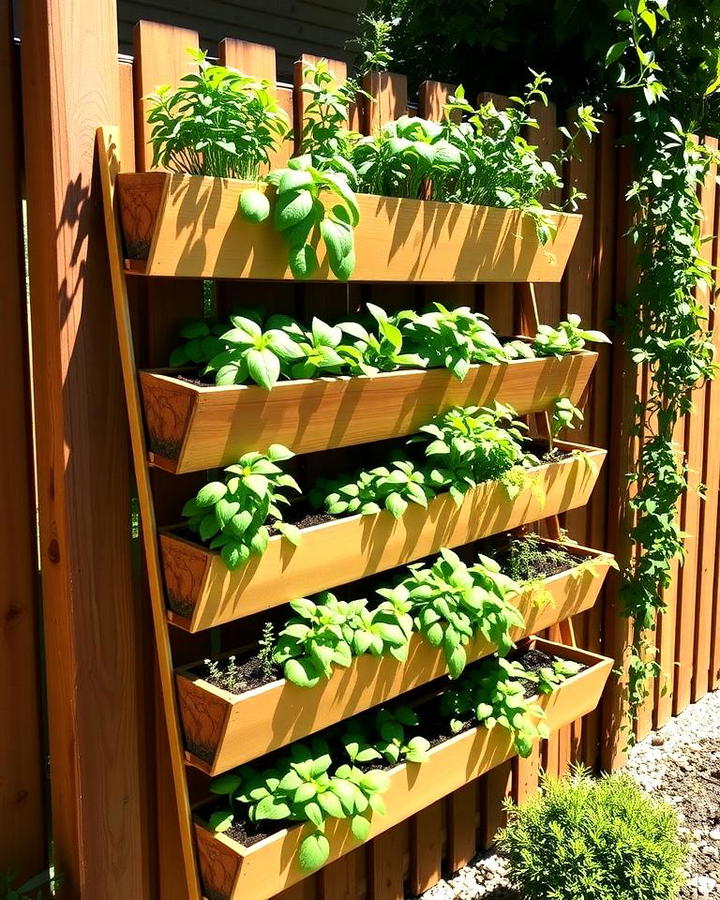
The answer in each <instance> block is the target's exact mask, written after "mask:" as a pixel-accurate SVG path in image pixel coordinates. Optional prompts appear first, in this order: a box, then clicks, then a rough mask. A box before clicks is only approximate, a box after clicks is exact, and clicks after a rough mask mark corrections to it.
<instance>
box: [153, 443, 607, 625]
mask: <svg viewBox="0 0 720 900" xmlns="http://www.w3.org/2000/svg"><path fill="white" fill-rule="evenodd" d="M558 446H560V447H567V448H574V447H576V446H577V445H573V444H567V443H558ZM583 453H584V455H574V456H572V457H568V458H566V459H564V460H562V461H560V462H554V463H550V464H546V465H542V466H538V467H537V469H536V470H534V471H535V478H534V479H533V480H532V481H530V482H528V483H526V484H525V485H523V486H522V488H521V490H520V493H519V494H518V496H517V497H515V498H514V499H513V500H510V499H509V498H508V495H507V491H506V488H505V486H504V485H503V484H502V483H501V482H485V483H484V484H480V485H478V486H477V487H476V488H473V489H472V490H470V491H468V493H467V494H466V495H465V498H464V501H463V503H462V505H461V506H459V507H458V506H456V505H455V503H454V502H453V500H452V498H451V497H450V495H449V494H441V495H439V496H437V497H435V498H434V499H433V500H431V501H430V502H429V503H428V508H427V510H425V509H423V508H422V507H420V506H417V505H416V504H413V505H412V506H411V507H410V508H409V509H408V510H407V512H406V513H405V514H404V516H403V517H402V519H400V520H396V519H394V518H393V516H392V515H391V514H390V513H389V512H386V511H383V512H380V513H376V514H375V515H371V516H360V515H355V516H348V517H345V518H340V519H336V520H334V521H332V522H326V523H324V524H322V525H316V526H313V527H312V528H308V529H305V530H303V532H302V539H301V541H300V544H299V546H297V547H293V546H292V545H291V544H290V543H289V542H288V541H286V540H284V539H281V537H280V536H275V537H271V538H270V541H269V543H268V547H267V550H266V551H265V553H264V555H263V556H262V557H259V558H258V557H254V558H253V559H252V560H251V561H249V562H248V563H247V564H246V565H245V566H243V567H242V568H240V569H236V570H235V571H234V572H231V571H229V570H228V568H227V567H226V566H225V564H224V562H223V561H222V558H221V556H220V554H219V553H218V552H217V551H211V550H208V549H206V548H204V547H203V546H201V545H200V544H196V543H193V542H191V541H188V540H185V539H184V538H182V537H178V536H177V535H176V534H175V533H174V532H173V530H172V529H162V533H161V538H160V542H161V550H162V554H163V565H164V569H165V582H166V584H167V585H168V602H169V604H170V608H171V609H172V610H173V612H174V613H175V614H176V618H175V622H176V624H178V625H183V626H184V627H187V628H188V629H189V630H190V631H199V630H202V629H204V628H210V627H212V626H214V625H219V624H222V623H224V622H230V621H233V620H234V619H238V618H242V617H243V616H249V615H252V614H253V613H255V612H260V611H264V610H266V609H270V608H272V607H273V606H279V605H281V604H283V603H288V602H289V601H290V600H292V599H294V598H296V597H306V596H308V595H309V594H314V593H317V592H318V591H322V590H326V589H328V588H331V587H334V586H336V585H337V584H339V583H341V584H346V583H348V582H350V581H355V580H357V579H359V578H364V577H366V576H367V575H371V574H374V573H375V572H384V571H386V570H387V569H391V568H394V567H395V566H400V565H404V564H405V563H408V562H413V561H414V560H416V559H422V557H424V556H427V555H428V554H430V553H435V552H437V551H438V550H439V549H440V547H456V546H458V545H460V544H467V543H470V542H471V541H475V540H478V539H479V538H481V537H489V536H490V535H492V534H498V533H500V532H501V531H508V530H510V529H512V528H516V527H517V526H518V525H522V524H525V523H528V522H534V521H536V520H537V519H538V518H540V517H541V516H551V515H556V514H557V513H558V512H560V511H564V510H567V509H574V508H575V507H576V506H580V505H582V504H584V503H587V500H588V497H589V496H590V493H591V492H592V489H593V486H594V484H595V479H596V478H597V475H598V472H599V470H600V467H601V466H602V463H603V461H604V459H605V455H606V454H605V451H604V450H597V449H587V452H586V453H585V451H583ZM203 560H207V561H208V563H209V564H208V565H206V566H205V567H204V568H203V566H202V562H203ZM200 573H202V574H200ZM177 617H182V618H184V619H186V620H187V621H185V622H182V621H180V620H179V619H178V618H177Z"/></svg>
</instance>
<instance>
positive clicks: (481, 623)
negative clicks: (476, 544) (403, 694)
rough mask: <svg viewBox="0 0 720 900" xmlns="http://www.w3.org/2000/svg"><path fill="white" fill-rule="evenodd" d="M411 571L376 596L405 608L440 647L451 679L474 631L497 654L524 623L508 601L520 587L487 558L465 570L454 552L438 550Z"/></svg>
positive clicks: (459, 670) (459, 668) (507, 647)
mask: <svg viewBox="0 0 720 900" xmlns="http://www.w3.org/2000/svg"><path fill="white" fill-rule="evenodd" d="M408 568H409V570H410V575H408V576H407V577H406V578H404V579H403V580H402V581H401V582H400V583H399V584H398V585H397V586H396V587H394V588H380V589H379V590H378V594H380V595H381V596H383V597H386V598H388V599H389V600H391V601H392V602H393V604H401V605H402V606H403V608H407V609H408V612H409V614H410V616H411V617H412V623H413V629H414V630H416V631H418V632H419V633H420V634H421V635H422V636H423V638H424V639H425V640H426V641H427V642H428V643H429V644H432V645H433V646H434V647H442V650H443V654H444V656H445V660H446V662H447V666H448V671H449V673H450V677H451V678H458V677H459V676H460V674H461V673H462V672H463V670H464V668H465V666H466V665H467V654H466V651H465V647H466V646H467V644H468V642H469V641H470V640H471V639H472V638H473V637H475V636H476V635H477V634H481V635H482V636H483V637H484V638H485V639H486V640H488V641H489V642H491V643H492V644H494V645H495V646H496V647H497V650H498V652H499V653H500V654H501V655H505V654H507V653H508V652H509V650H510V649H511V647H512V646H513V644H512V639H511V637H510V631H511V629H513V628H516V627H518V628H522V627H523V626H524V624H525V620H524V619H523V617H522V615H521V614H520V612H519V611H518V610H517V608H516V607H515V606H514V605H513V603H512V599H513V598H514V597H515V596H516V595H517V594H518V593H519V590H520V587H519V585H517V584H515V582H513V581H512V580H511V579H510V578H508V577H507V576H506V575H504V574H503V573H502V572H501V571H500V566H499V565H498V564H497V563H496V562H495V561H494V560H492V559H490V558H488V557H487V556H482V555H481V556H479V558H478V561H477V563H476V564H475V565H474V566H472V567H470V568H468V567H467V566H466V565H465V564H464V563H463V562H462V561H461V560H460V558H459V557H458V556H457V554H456V553H453V552H452V550H445V549H443V550H441V551H440V556H439V557H438V558H437V560H436V561H435V562H434V563H433V564H432V565H431V566H429V567H428V566H425V565H423V564H422V563H416V564H414V565H411V566H409V567H408Z"/></svg>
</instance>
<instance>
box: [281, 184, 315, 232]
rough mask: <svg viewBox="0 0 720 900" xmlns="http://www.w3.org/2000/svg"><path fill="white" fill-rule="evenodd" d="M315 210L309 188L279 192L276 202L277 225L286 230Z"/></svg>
mask: <svg viewBox="0 0 720 900" xmlns="http://www.w3.org/2000/svg"><path fill="white" fill-rule="evenodd" d="M312 210H313V196H312V194H311V193H310V191H308V190H304V189H300V190H296V191H287V192H286V193H284V194H278V198H277V201H276V203H275V227H276V228H277V229H278V231H285V230H286V229H288V228H292V227H293V226H294V225H298V224H299V223H300V222H302V221H303V219H305V218H306V217H307V216H309V215H310V213H311V212H312Z"/></svg>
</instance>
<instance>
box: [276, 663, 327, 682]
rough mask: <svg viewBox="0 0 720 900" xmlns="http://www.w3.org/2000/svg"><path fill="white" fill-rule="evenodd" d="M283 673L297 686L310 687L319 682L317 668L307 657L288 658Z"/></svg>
mask: <svg viewBox="0 0 720 900" xmlns="http://www.w3.org/2000/svg"><path fill="white" fill-rule="evenodd" d="M284 674H285V677H286V678H287V680H288V681H291V682H292V683H293V684H296V685H297V686H298V687H303V688H312V687H315V686H316V685H317V684H319V683H320V675H319V674H318V670H317V668H316V667H315V664H314V663H313V662H312V661H311V660H309V659H289V660H288V661H287V662H286V663H285V668H284Z"/></svg>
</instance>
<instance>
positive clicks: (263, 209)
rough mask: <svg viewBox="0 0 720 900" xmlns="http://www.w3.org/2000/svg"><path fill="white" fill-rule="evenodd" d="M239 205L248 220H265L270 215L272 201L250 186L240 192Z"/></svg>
mask: <svg viewBox="0 0 720 900" xmlns="http://www.w3.org/2000/svg"><path fill="white" fill-rule="evenodd" d="M239 207H240V212H241V213H242V214H243V216H245V218H246V219H247V220H248V222H264V221H265V219H267V217H268V216H269V215H270V201H269V200H268V198H267V197H266V196H265V194H264V193H263V192H262V191H258V190H257V189H256V188H248V189H247V190H246V191H243V192H242V194H240V203H239Z"/></svg>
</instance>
